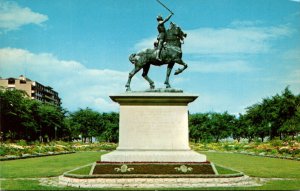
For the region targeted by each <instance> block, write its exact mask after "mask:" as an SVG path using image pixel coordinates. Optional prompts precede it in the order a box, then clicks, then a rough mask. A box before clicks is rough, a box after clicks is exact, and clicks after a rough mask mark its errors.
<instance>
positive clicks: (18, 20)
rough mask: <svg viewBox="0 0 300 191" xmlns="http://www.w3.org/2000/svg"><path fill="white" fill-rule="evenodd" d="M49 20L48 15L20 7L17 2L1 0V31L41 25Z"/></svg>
mask: <svg viewBox="0 0 300 191" xmlns="http://www.w3.org/2000/svg"><path fill="white" fill-rule="evenodd" d="M47 20H48V16H47V15H43V14H40V13H36V12H33V11H32V10H30V9H29V8H28V7H20V6H19V5H18V4H17V3H15V2H11V1H5V0H0V30H6V31H9V30H15V29H18V28H20V27H21V26H23V25H28V24H37V25H40V24H41V23H43V22H45V21H47Z"/></svg>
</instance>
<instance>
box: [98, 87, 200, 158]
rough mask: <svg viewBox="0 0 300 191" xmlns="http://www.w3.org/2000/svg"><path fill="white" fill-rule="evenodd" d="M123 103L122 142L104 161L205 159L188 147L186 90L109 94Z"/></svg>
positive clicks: (121, 104) (190, 100)
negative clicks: (181, 91) (182, 91)
mask: <svg viewBox="0 0 300 191" xmlns="http://www.w3.org/2000/svg"><path fill="white" fill-rule="evenodd" d="M110 97H111V99H112V100H113V101H115V102H117V103H119V104H120V124H119V128H120V130H119V146H118V148H117V150H116V151H113V152H111V153H108V154H105V155H102V156H101V161H102V162H205V161H206V156H205V155H202V154H199V153H197V152H195V151H192V150H191V149H190V147H189V135H188V104H189V103H190V102H193V101H194V100H195V99H196V98H197V97H198V96H195V95H191V94H185V93H162V92H129V93H124V94H120V95H114V96H110Z"/></svg>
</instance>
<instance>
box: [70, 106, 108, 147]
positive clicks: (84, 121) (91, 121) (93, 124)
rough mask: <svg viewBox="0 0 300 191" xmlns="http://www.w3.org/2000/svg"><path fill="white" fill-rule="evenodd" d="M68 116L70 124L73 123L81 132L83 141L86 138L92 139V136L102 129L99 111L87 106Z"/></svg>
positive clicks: (95, 135)
mask: <svg viewBox="0 0 300 191" xmlns="http://www.w3.org/2000/svg"><path fill="white" fill-rule="evenodd" d="M70 117H71V120H72V125H75V128H76V130H77V132H79V133H80V134H81V136H82V141H83V142H86V139H87V138H89V140H90V141H92V137H97V136H98V135H99V134H101V132H102V131H103V128H102V118H101V115H100V113H98V112H95V111H92V110H91V109H89V108H86V109H80V110H79V111H76V112H74V113H72V114H71V115H70Z"/></svg>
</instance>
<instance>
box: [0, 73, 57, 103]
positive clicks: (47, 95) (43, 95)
mask: <svg viewBox="0 0 300 191" xmlns="http://www.w3.org/2000/svg"><path fill="white" fill-rule="evenodd" d="M0 86H2V87H4V88H5V89H8V90H13V89H17V90H23V91H25V92H26V94H27V95H28V97H31V99H35V100H39V101H41V102H44V103H50V104H54V105H57V106H60V104H61V99H60V98H59V96H58V93H57V92H56V91H54V90H53V88H52V87H50V86H44V85H42V84H40V83H39V82H36V81H32V80H30V79H29V78H26V77H25V76H23V75H21V76H20V77H19V78H6V79H2V78H0Z"/></svg>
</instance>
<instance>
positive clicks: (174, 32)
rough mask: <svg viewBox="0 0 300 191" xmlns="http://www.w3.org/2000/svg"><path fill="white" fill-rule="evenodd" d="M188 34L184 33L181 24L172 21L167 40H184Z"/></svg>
mask: <svg viewBox="0 0 300 191" xmlns="http://www.w3.org/2000/svg"><path fill="white" fill-rule="evenodd" d="M186 36H187V34H186V33H184V32H183V31H182V30H181V28H180V27H179V26H177V25H176V24H175V23H173V22H170V27H169V29H168V31H167V39H166V41H178V42H180V41H183V39H184V38H186Z"/></svg>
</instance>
